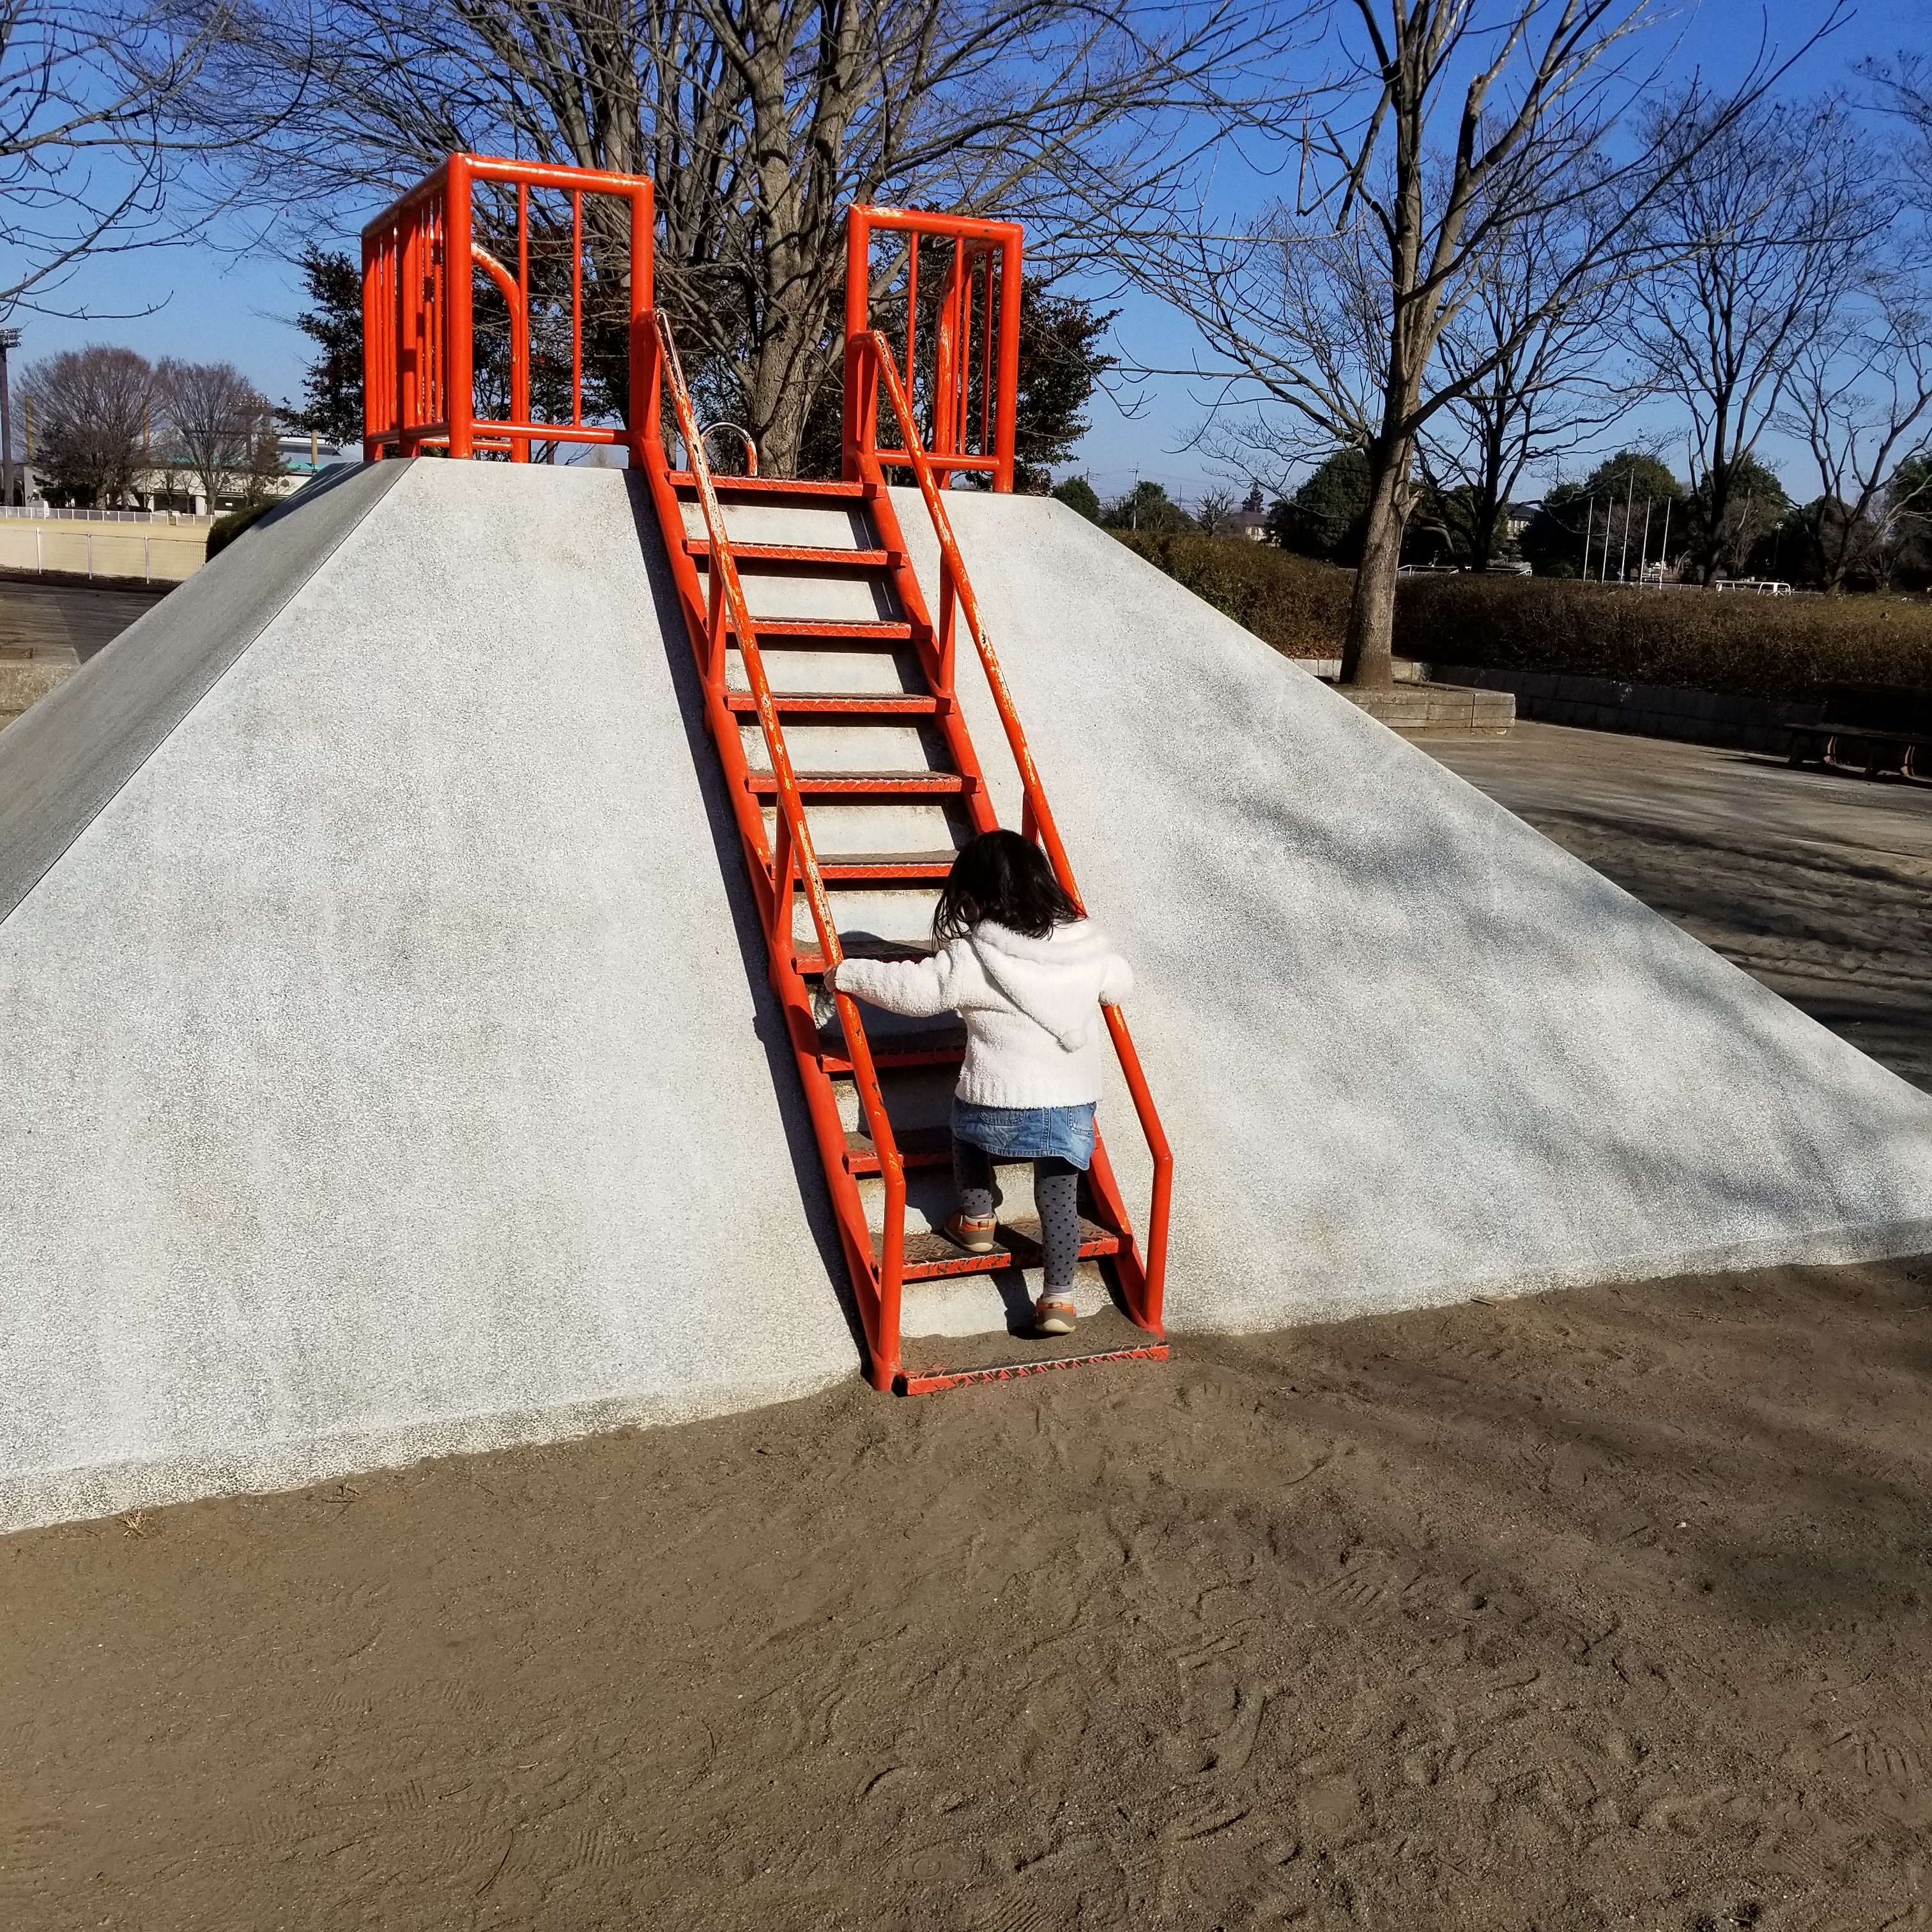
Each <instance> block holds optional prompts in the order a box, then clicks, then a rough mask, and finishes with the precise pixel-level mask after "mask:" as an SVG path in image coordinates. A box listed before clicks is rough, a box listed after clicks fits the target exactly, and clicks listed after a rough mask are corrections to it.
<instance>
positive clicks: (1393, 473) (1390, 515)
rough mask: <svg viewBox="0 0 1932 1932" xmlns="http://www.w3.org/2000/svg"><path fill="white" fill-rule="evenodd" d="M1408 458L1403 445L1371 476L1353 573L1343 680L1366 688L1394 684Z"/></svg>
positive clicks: (1345, 641) (1406, 520)
mask: <svg viewBox="0 0 1932 1932" xmlns="http://www.w3.org/2000/svg"><path fill="white" fill-rule="evenodd" d="M1370 460H1371V462H1372V463H1373V460H1374V459H1373V457H1372V458H1371V459H1370ZM1408 475H1409V446H1408V445H1407V444H1406V443H1405V444H1403V446H1402V447H1401V450H1400V454H1399V455H1395V456H1392V457H1387V458H1384V460H1383V461H1382V463H1381V464H1380V465H1379V466H1377V467H1376V468H1374V469H1373V470H1372V472H1371V474H1370V481H1369V511H1368V521H1367V526H1366V528H1365V529H1364V532H1363V537H1362V560H1361V564H1360V565H1358V567H1357V568H1356V571H1355V596H1354V598H1353V599H1352V601H1350V603H1349V628H1348V632H1347V634H1346V637H1344V638H1343V643H1342V682H1343V683H1344V684H1353V685H1361V686H1362V687H1363V688H1364V689H1366V690H1370V691H1387V690H1388V689H1389V688H1391V686H1392V685H1394V682H1395V573H1396V566H1397V565H1398V564H1400V562H1401V561H1402V538H1403V528H1404V526H1405V525H1406V523H1407V522H1408V520H1409V514H1408V504H1407V502H1406V500H1405V499H1406V495H1407V492H1406V489H1405V488H1404V487H1403V486H1404V485H1405V484H1406V482H1407V481H1408Z"/></svg>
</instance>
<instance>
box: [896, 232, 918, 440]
mask: <svg viewBox="0 0 1932 1932" xmlns="http://www.w3.org/2000/svg"><path fill="white" fill-rule="evenodd" d="M918 335H919V234H918V231H917V230H916V229H915V230H914V231H913V236H912V251H911V266H910V269H909V271H908V273H907V282H906V379H905V392H906V400H907V402H908V403H910V401H912V398H913V394H914V386H913V353H914V344H915V342H916V338H917V337H918ZM901 430H902V431H903V432H904V434H901V437H899V442H900V444H901V446H902V447H909V446H910V440H911V436H912V425H910V423H907V424H902V425H901Z"/></svg>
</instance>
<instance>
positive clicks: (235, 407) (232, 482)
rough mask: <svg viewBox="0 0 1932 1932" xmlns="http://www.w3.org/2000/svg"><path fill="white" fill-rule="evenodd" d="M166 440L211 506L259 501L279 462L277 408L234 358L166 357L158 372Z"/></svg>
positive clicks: (159, 395) (155, 373) (157, 380)
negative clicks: (232, 500)
mask: <svg viewBox="0 0 1932 1932" xmlns="http://www.w3.org/2000/svg"><path fill="white" fill-rule="evenodd" d="M154 387H155V392H156V395H157V398H158V399H159V401H160V404H161V407H162V409H163V410H164V411H165V413H166V421H167V431H168V439H169V443H171V444H172V447H173V449H175V452H177V453H178V456H179V458H180V459H181V461H182V462H183V463H184V464H185V465H186V466H187V472H188V474H189V475H190V476H192V477H193V478H194V480H195V481H196V483H197V484H199V487H200V491H201V494H202V496H205V498H206V499H208V508H210V509H211V510H212V509H213V508H214V506H215V505H216V503H217V502H218V501H219V500H220V499H222V498H223V497H232V496H239V497H242V498H243V499H245V500H246V501H249V502H255V501H258V500H259V499H260V498H261V496H263V495H264V494H265V493H266V490H267V488H268V486H269V481H270V480H271V479H272V478H273V477H274V475H275V473H276V472H277V471H278V469H280V467H281V461H280V457H279V453H278V450H277V448H276V443H275V410H274V407H273V405H272V404H270V402H269V399H268V398H267V397H266V396H265V395H263V394H262V392H261V391H260V390H259V389H257V388H256V386H254V383H251V382H250V381H249V380H248V377H245V375H243V374H242V372H241V371H240V370H239V369H238V368H236V366H235V365H234V364H233V363H232V362H175V361H173V360H172V359H170V360H169V361H167V362H163V363H162V364H160V366H159V367H158V368H157V369H156V370H155V371H154Z"/></svg>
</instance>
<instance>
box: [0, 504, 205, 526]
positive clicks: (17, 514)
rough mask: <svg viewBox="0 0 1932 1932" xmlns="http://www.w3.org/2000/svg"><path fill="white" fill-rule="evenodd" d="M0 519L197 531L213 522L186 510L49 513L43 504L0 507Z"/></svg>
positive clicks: (60, 511)
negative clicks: (145, 525) (176, 527)
mask: <svg viewBox="0 0 1932 1932" xmlns="http://www.w3.org/2000/svg"><path fill="white" fill-rule="evenodd" d="M0 517H11V518H12V519H13V520H15V521H16V522H26V523H167V524H170V525H172V524H177V523H178V524H184V525H190V526H195V527H197V528H199V527H202V526H205V525H207V524H209V523H213V522H214V517H211V516H198V515H196V514H195V513H194V512H193V511H190V510H50V509H49V508H47V506H46V505H45V504H44V503H28V504H25V505H22V504H17V503H0Z"/></svg>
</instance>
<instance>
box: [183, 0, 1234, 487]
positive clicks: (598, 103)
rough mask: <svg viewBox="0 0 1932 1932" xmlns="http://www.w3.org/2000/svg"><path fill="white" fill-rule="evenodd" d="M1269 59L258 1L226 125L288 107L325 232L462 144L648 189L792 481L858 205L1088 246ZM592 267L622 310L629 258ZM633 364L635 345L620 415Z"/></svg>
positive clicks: (1158, 45)
mask: <svg viewBox="0 0 1932 1932" xmlns="http://www.w3.org/2000/svg"><path fill="white" fill-rule="evenodd" d="M1143 18H1144V17H1142V16H1140V15H1138V14H1134V13H1130V12H1129V11H1127V10H1125V9H1122V8H1118V7H1091V6H1089V5H1087V4H1086V0H838V4H832V0H615V4H613V0H511V4H505V5H475V4H472V0H425V5H422V6H420V7H413V8H410V9H403V10H399V9H398V8H397V7H395V6H394V5H391V4H390V0H314V5H305V4H303V0H250V10H249V11H248V13H247V15H246V17H245V27H244V30H243V31H241V32H239V34H237V35H236V36H235V37H234V38H233V40H232V41H231V43H230V44H229V49H228V50H227V52H226V55H225V57H224V59H223V62H222V64H221V67H220V72H219V74H218V75H217V76H216V77H214V80H215V82H216V83H217V84H215V85H214V86H211V87H210V89H208V92H207V95H206V112H207V113H208V115H209V116H210V117H211V118H218V117H219V115H220V113H222V112H223V104H224V103H225V102H226V101H232V100H233V99H236V98H240V99H244V100H246V101H250V102H251V103H254V104H256V105H257V107H258V108H260V109H272V110H273V111H274V112H275V113H276V114H277V115H278V117H279V118H278V133H277V135H276V136H275V138H274V139H272V140H270V141H269V142H265V143H264V144H263V148H262V150H261V153H262V156H263V161H264V163H265V165H264V168H263V174H262V175H261V178H260V189H261V190H263V191H265V192H268V193H273V194H275V195H276V196H279V197H281V199H282V200H283V201H284V202H285V203H286V202H299V203H300V204H302V205H303V206H304V207H305V208H308V209H309V210H310V211H317V210H320V211H321V213H322V215H323V217H329V216H335V217H341V216H343V215H346V214H350V212H351V211H353V214H354V215H355V216H356V217H366V216H367V215H368V214H369V213H371V212H372V211H374V207H375V206H376V205H380V200H381V199H382V198H383V196H384V195H386V193H388V192H389V190H392V188H395V187H398V186H400V185H401V184H405V183H407V181H410V180H412V179H413V178H416V177H418V176H419V175H422V173H424V172H427V171H428V169H430V168H431V167H432V166H434V165H435V164H436V163H437V162H439V161H440V160H442V158H443V157H444V156H445V155H446V154H449V153H450V152H452V151H454V150H456V149H459V148H471V149H478V150H481V151H487V152H493V153H506V154H521V155H525V156H528V157H533V158H536V159H541V160H548V161H552V162H556V163H566V164H574V165H576V166H584V167H592V168H598V169H612V170H615V171H617V172H624V173H642V174H648V175H650V177H651V178H652V180H653V181H654V182H655V184H656V190H657V198H658V199H657V205H658V221H659V234H658V250H657V258H656V260H657V275H658V292H659V295H660V297H661V299H662V300H663V301H664V303H665V305H666V306H667V308H670V311H671V312H672V314H673V317H674V319H675V320H676V324H677V326H678V328H679V332H680V335H682V337H683V338H684V339H685V343H686V344H687V349H686V362H687V364H688V365H689V366H691V368H692V370H693V373H694V376H695V377H697V379H698V380H699V381H700V383H703V384H704V385H705V386H707V387H708V388H709V389H710V390H711V391H712V392H714V393H715V396H716V398H717V400H718V403H719V404H720V405H721V407H724V408H725V409H726V410H727V411H728V413H730V415H731V416H733V418H734V419H736V420H737V421H739V422H742V423H744V424H745V425H746V426H747V427H748V428H750V430H751V432H752V434H754V437H756V438H757V440H758V442H759V443H760V448H761V449H762V451H763V458H764V460H765V462H766V464H767V466H770V467H772V468H774V469H778V470H780V471H784V470H787V469H790V468H792V467H793V466H794V464H795V463H796V460H797V457H798V454H799V449H800V447H801V445H802V442H803V440H804V437H805V426H806V423H807V419H808V417H809V416H810V415H811V409H812V406H813V404H814V399H815V398H816V397H817V394H818V392H819V390H820V387H821V386H822V385H823V383H825V381H826V378H827V376H828V374H831V373H832V371H833V370H834V368H835V357H836V354H837V351H838V335H839V330H838V324H839V322H840V320H841V317H840V313H839V311H840V303H841V299H842V290H843V285H844V251H843V248H842V246H841V242H842V236H841V234H840V233H839V231H838V224H839V223H840V221H841V219H842V217H843V214H844V209H845V208H846V207H847V205H849V204H850V203H851V202H854V201H875V200H882V199H884V200H893V201H898V202H912V203H916V202H921V201H926V200H930V201H932V202H936V203H938V205H941V206H944V207H946V208H952V209H956V210H959V211H965V212H973V211H988V212H996V213H998V214H1004V215H1007V216H1012V217H1019V218H1022V219H1025V220H1028V221H1030V222H1031V223H1034V224H1035V235H1034V239H1035V240H1037V241H1050V240H1052V238H1053V237H1054V236H1060V237H1061V238H1062V239H1064V238H1066V237H1067V236H1071V235H1072V234H1073V232H1074V221H1073V217H1074V215H1075V214H1076V211H1078V210H1079V209H1081V208H1085V206H1087V205H1091V203H1092V202H1095V201H1097V200H1100V199H1114V200H1116V201H1118V200H1123V199H1126V200H1138V201H1139V202H1145V201H1146V200H1147V199H1148V197H1149V196H1157V195H1158V193H1159V191H1160V184H1161V183H1162V182H1163V181H1168V180H1170V179H1172V178H1173V177H1174V175H1175V173H1176V172H1177V171H1178V169H1180V168H1181V166H1184V164H1185V163H1186V162H1187V160H1188V158H1189V157H1190V156H1191V155H1193V154H1194V153H1196V151H1198V149H1199V145H1200V144H1201V143H1202V142H1204V141H1205V140H1206V139H1208V138H1209V137H1210V136H1211V132H1212V129H1211V126H1210V125H1208V124H1205V123H1198V122H1196V121H1193V120H1192V119H1190V116H1191V115H1193V114H1194V113H1196V111H1197V110H1202V109H1204V108H1211V107H1212V106H1213V105H1214V102H1215V101H1216V99H1217V98H1218V91H1219V90H1222V89H1226V87H1227V86H1229V85H1230V84H1231V83H1232V80H1233V79H1234V77H1236V76H1237V75H1238V74H1239V73H1240V72H1241V66H1242V62H1243V60H1244V58H1246V53H1245V49H1247V46H1248V45H1249V43H1250V41H1251V40H1254V39H1255V38H1256V27H1255V16H1254V13H1253V11H1252V10H1251V8H1250V0H1201V4H1200V5H1199V6H1198V7H1197V6H1195V5H1192V4H1190V5H1189V6H1187V7H1177V8H1175V9H1172V10H1169V11H1168V12H1166V13H1164V14H1162V15H1159V16H1148V17H1145V19H1146V20H1147V24H1146V25H1145V26H1142V25H1140V24H1139V23H1140V22H1141V21H1142V19H1143ZM311 77H313V79H311ZM590 248H591V253H592V258H593V265H594V266H595V277H594V279H595V280H596V281H598V282H600V283H604V284H608V286H609V288H610V290H612V291H615V290H619V289H620V288H621V284H622V278H623V275H624V272H625V268H624V261H625V244H624V239H623V238H622V237H621V236H616V235H614V234H610V235H606V234H604V233H601V231H598V230H595V229H593V231H592V235H591V236H590ZM603 308H604V311H605V312H607V313H609V314H613V315H615V316H617V317H621V315H622V302H621V301H619V300H613V299H608V298H607V299H605V300H604V304H603ZM609 334H610V332H608V331H606V332H605V335H606V337H608V336H609ZM606 365H607V367H608V368H610V371H611V374H612V380H611V383H610V388H611V391H612V400H613V402H614V403H616V404H619V405H620V406H621V404H622V403H623V401H624V400H625V399H624V398H622V395H621V376H620V374H619V371H621V367H622V338H621V332H618V333H617V334H616V338H615V349H614V353H610V354H608V355H607V356H606Z"/></svg>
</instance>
